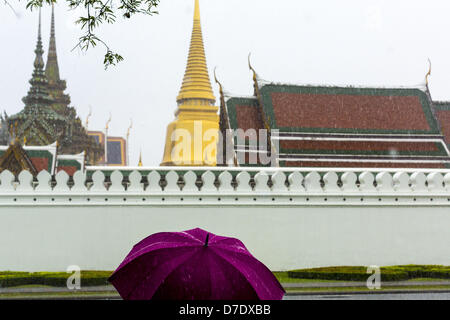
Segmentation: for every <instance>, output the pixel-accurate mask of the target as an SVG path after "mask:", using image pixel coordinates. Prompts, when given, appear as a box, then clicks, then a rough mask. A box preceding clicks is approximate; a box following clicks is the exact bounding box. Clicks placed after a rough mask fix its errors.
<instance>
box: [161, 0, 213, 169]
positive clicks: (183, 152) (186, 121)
mask: <svg viewBox="0 0 450 320" xmlns="http://www.w3.org/2000/svg"><path fill="white" fill-rule="evenodd" d="M215 100H216V98H215V97H214V94H213V91H212V88H211V82H210V79H209V74H208V67H207V64H206V56H205V48H204V45H203V36H202V30H201V24H200V6H199V0H195V9H194V26H193V30H192V38H191V45H190V49H189V57H188V62H187V67H186V72H185V75H184V79H183V83H182V86H181V90H180V93H179V95H178V97H177V104H178V108H177V110H176V112H175V117H176V119H175V121H173V122H172V123H170V124H169V126H168V127H167V135H166V143H165V150H164V157H163V162H162V164H161V165H163V166H215V165H216V158H217V140H218V139H217V135H218V132H219V131H218V130H219V115H218V114H217V111H218V107H216V106H214V104H215Z"/></svg>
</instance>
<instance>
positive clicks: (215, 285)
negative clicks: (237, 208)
mask: <svg viewBox="0 0 450 320" xmlns="http://www.w3.org/2000/svg"><path fill="white" fill-rule="evenodd" d="M109 281H110V282H111V283H112V284H113V285H114V287H115V288H116V289H117V291H118V292H119V294H120V295H121V297H122V298H123V299H125V300H148V299H156V300H281V299H282V298H283V295H284V293H285V291H284V289H283V287H282V286H281V285H280V283H279V282H278V280H277V279H276V278H275V276H274V275H273V274H272V272H270V270H269V269H268V268H267V267H266V266H265V265H264V264H262V263H261V262H260V261H258V260H257V259H256V258H254V257H253V256H252V255H251V254H250V252H248V250H247V248H245V246H244V244H243V243H242V242H241V241H239V240H238V239H234V238H228V237H221V236H217V235H214V234H212V233H208V232H207V231H205V230H202V229H193V230H188V231H184V232H161V233H156V234H153V235H151V236H149V237H147V238H145V239H144V240H142V241H141V242H139V243H138V244H136V245H135V246H134V247H133V249H132V250H131V252H130V253H129V254H128V255H127V257H126V258H125V260H124V261H123V262H122V263H121V264H120V266H119V267H118V268H117V270H116V271H115V272H114V273H113V274H112V276H111V277H110V278H109Z"/></svg>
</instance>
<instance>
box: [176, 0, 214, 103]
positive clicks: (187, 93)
mask: <svg viewBox="0 0 450 320" xmlns="http://www.w3.org/2000/svg"><path fill="white" fill-rule="evenodd" d="M186 100H197V101H198V100H204V101H205V100H206V101H205V102H206V105H214V103H215V100H216V98H215V97H214V94H213V91H212V88H211V82H210V80H209V74H208V67H207V65H206V56H205V47H204V46H203V36H202V28H201V24H200V5H199V0H195V11H194V27H193V30H192V37H191V46H190V49H189V57H188V62H187V66H186V72H185V74H184V79H183V84H182V86H181V90H180V93H179V94H178V97H177V102H178V104H182V103H183V102H185V101H186Z"/></svg>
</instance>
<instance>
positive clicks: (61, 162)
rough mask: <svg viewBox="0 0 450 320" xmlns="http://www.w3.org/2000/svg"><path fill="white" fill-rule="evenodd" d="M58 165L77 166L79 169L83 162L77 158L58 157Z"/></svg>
mask: <svg viewBox="0 0 450 320" xmlns="http://www.w3.org/2000/svg"><path fill="white" fill-rule="evenodd" d="M58 167H75V168H77V170H81V163H80V162H79V161H77V160H72V159H70V160H69V159H63V160H59V159H58Z"/></svg>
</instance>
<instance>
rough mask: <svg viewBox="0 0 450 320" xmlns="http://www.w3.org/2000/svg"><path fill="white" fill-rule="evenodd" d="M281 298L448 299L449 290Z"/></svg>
mask: <svg viewBox="0 0 450 320" xmlns="http://www.w3.org/2000/svg"><path fill="white" fill-rule="evenodd" d="M283 300H450V292H415V293H376V294H375V293H370V294H314V295H289V296H285V297H284V299H283Z"/></svg>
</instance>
